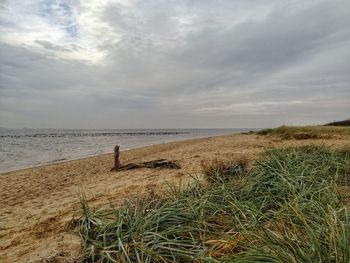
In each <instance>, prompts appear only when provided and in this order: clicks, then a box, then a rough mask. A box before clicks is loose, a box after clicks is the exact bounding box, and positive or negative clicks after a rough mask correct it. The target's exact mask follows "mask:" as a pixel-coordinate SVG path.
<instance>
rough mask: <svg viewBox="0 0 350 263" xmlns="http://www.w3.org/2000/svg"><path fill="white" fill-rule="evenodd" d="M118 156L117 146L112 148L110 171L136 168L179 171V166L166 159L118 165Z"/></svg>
mask: <svg viewBox="0 0 350 263" xmlns="http://www.w3.org/2000/svg"><path fill="white" fill-rule="evenodd" d="M119 157H120V154H119V145H116V146H115V147H114V167H113V168H112V169H111V171H123V170H131V169H137V168H152V169H154V168H165V169H180V168H181V166H180V165H179V164H178V163H176V162H174V161H168V160H167V159H158V160H153V161H148V162H143V163H129V164H126V165H121V164H120V158H119Z"/></svg>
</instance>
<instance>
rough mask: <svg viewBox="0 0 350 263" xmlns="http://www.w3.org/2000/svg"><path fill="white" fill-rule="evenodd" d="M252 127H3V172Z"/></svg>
mask: <svg viewBox="0 0 350 263" xmlns="http://www.w3.org/2000/svg"><path fill="white" fill-rule="evenodd" d="M248 130H250V129H147V130H145V129H143V130H142V129H140V130H136V129H132V130H112V129H106V130H67V129H63V130H61V129H57V130H56V129H0V172H6V171H12V170H17V169H21V168H27V167H33V166H38V165H44V164H50V163H55V162H60V161H65V160H72V159H78V158H83V157H87V156H94V155H98V154H104V153H110V152H113V148H114V146H115V145H116V144H118V145H120V146H121V150H126V149H131V148H137V147H142V146H148V145H152V144H159V143H164V142H170V141H179V140H186V139H192V138H201V137H208V136H215V135H224V134H231V133H241V132H244V131H248Z"/></svg>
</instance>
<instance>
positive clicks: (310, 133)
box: [256, 126, 350, 140]
mask: <svg viewBox="0 0 350 263" xmlns="http://www.w3.org/2000/svg"><path fill="white" fill-rule="evenodd" d="M256 134H258V135H270V136H278V137H280V138H282V139H286V140H289V139H295V140H310V139H330V138H334V137H337V136H339V135H350V128H349V127H331V126H302V127H293V126H280V127H278V128H275V129H264V130H261V131H258V132H256Z"/></svg>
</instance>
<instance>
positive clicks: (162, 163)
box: [112, 159, 181, 171]
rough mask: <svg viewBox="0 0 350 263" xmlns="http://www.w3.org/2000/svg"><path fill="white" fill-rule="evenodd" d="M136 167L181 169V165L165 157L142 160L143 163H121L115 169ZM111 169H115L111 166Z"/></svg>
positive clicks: (121, 169) (122, 169)
mask: <svg viewBox="0 0 350 263" xmlns="http://www.w3.org/2000/svg"><path fill="white" fill-rule="evenodd" d="M138 168H151V169H155V168H164V169H181V166H180V165H179V164H178V163H176V162H174V161H169V160H167V159H159V160H153V161H149V162H143V163H129V164H125V165H121V166H119V168H118V170H116V171H124V170H132V169H138ZM112 170H115V169H114V168H113V169H112Z"/></svg>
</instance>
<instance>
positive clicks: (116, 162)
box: [112, 145, 120, 171]
mask: <svg viewBox="0 0 350 263" xmlns="http://www.w3.org/2000/svg"><path fill="white" fill-rule="evenodd" d="M119 167H120V159H119V145H116V146H115V147H114V167H113V169H112V170H116V171H118V169H119Z"/></svg>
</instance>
